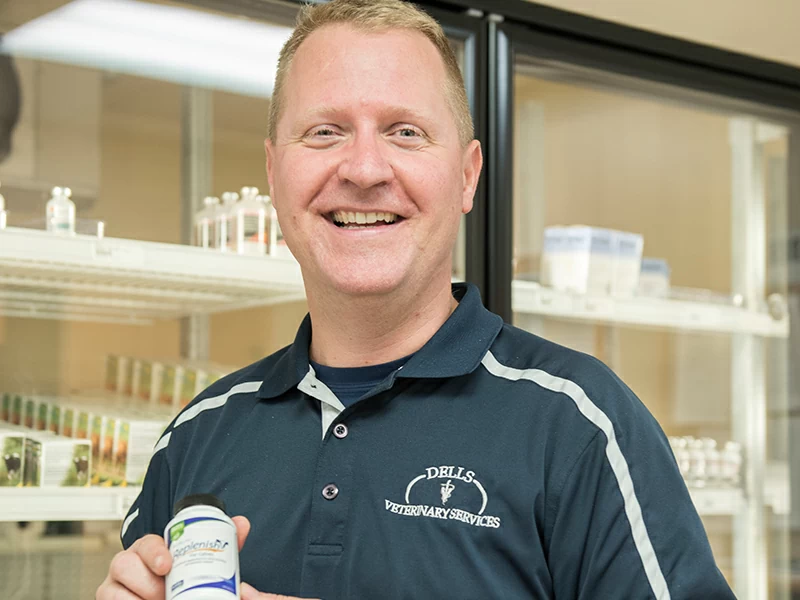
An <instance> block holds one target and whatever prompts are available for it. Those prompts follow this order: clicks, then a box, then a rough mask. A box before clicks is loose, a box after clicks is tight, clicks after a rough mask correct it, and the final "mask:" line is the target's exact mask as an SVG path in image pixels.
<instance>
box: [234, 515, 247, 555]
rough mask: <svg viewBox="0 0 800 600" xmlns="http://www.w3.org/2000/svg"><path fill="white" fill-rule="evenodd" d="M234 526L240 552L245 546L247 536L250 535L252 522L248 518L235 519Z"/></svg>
mask: <svg viewBox="0 0 800 600" xmlns="http://www.w3.org/2000/svg"><path fill="white" fill-rule="evenodd" d="M232 520H233V524H234V525H236V538H237V539H238V541H239V550H241V549H242V546H244V542H245V540H246V539H247V534H249V533H250V521H249V520H248V518H247V517H233V519H232Z"/></svg>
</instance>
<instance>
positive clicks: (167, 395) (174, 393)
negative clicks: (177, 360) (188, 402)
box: [158, 364, 185, 407]
mask: <svg viewBox="0 0 800 600" xmlns="http://www.w3.org/2000/svg"><path fill="white" fill-rule="evenodd" d="M184 372H185V368H184V367H183V366H181V365H176V364H168V365H164V367H163V372H162V374H161V389H160V390H159V394H158V403H159V404H161V405H162V406H172V407H177V406H179V404H180V397H181V389H182V387H183V377H184Z"/></svg>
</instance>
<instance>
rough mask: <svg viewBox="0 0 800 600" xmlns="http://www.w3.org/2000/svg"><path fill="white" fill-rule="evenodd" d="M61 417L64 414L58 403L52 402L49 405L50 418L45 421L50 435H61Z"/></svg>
mask: <svg viewBox="0 0 800 600" xmlns="http://www.w3.org/2000/svg"><path fill="white" fill-rule="evenodd" d="M63 416H64V413H63V411H62V408H61V403H60V402H53V403H51V404H50V416H49V417H48V419H47V430H48V431H49V432H50V433H55V434H57V435H60V434H61V431H62V429H63V424H64V421H63Z"/></svg>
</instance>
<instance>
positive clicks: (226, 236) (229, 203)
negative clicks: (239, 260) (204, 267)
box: [215, 192, 239, 252]
mask: <svg viewBox="0 0 800 600" xmlns="http://www.w3.org/2000/svg"><path fill="white" fill-rule="evenodd" d="M238 199H239V194H237V193H236V192H224V193H223V194H222V206H220V207H219V208H218V209H217V216H216V218H215V221H216V223H217V244H216V246H217V248H218V249H219V251H220V252H227V251H228V250H229V249H230V245H231V240H232V234H233V223H232V220H233V218H234V216H235V215H234V212H233V209H234V206H235V205H236V201H237V200H238Z"/></svg>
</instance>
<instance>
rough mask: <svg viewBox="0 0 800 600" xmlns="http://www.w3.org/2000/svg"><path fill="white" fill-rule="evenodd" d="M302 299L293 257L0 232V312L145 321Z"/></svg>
mask: <svg viewBox="0 0 800 600" xmlns="http://www.w3.org/2000/svg"><path fill="white" fill-rule="evenodd" d="M304 297H305V294H304V291H303V281H302V277H301V274H300V267H299V265H298V264H297V262H296V261H295V260H293V259H285V258H275V257H270V256H263V257H262V256H258V257H255V256H238V255H235V254H227V253H222V252H217V251H214V250H204V249H202V248H195V247H191V246H183V245H178V244H162V243H156V242H141V241H137V240H125V239H115V238H103V239H98V238H96V237H94V236H85V235H76V236H73V237H62V236H56V235H52V234H49V233H47V232H45V231H38V230H32V229H19V228H8V229H6V230H3V231H0V315H5V316H13V317H31V318H42V319H63V320H73V321H92V322H115V323H130V324H147V323H151V322H153V321H154V320H156V319H173V318H177V317H182V316H187V315H190V314H209V313H215V312H223V311H228V310H236V309H240V308H248V307H254V306H266V305H271V304H278V303H281V302H290V301H295V300H301V299H303V298H304Z"/></svg>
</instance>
